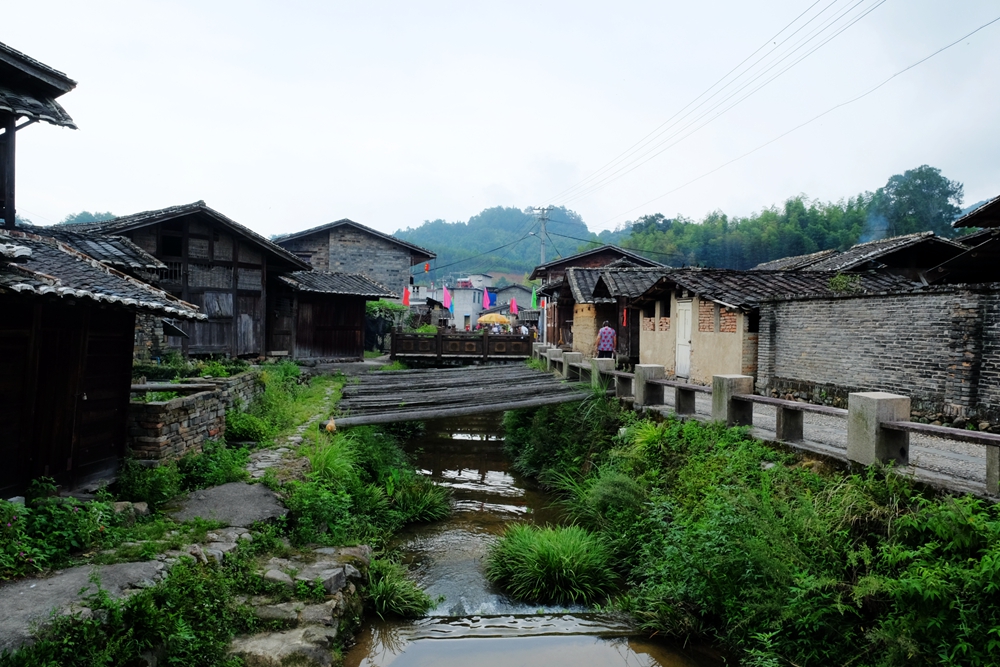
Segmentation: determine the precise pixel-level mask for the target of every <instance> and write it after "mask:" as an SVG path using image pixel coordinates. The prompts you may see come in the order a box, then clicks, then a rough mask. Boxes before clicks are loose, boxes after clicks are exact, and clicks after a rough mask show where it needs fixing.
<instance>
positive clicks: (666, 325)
mask: <svg viewBox="0 0 1000 667" xmlns="http://www.w3.org/2000/svg"><path fill="white" fill-rule="evenodd" d="M659 330H660V331H670V318H669V317H661V318H660V328H659Z"/></svg>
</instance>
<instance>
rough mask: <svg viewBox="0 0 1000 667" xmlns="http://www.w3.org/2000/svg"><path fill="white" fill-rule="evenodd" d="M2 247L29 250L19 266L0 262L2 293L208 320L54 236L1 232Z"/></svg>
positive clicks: (166, 294) (193, 309) (189, 306)
mask: <svg viewBox="0 0 1000 667" xmlns="http://www.w3.org/2000/svg"><path fill="white" fill-rule="evenodd" d="M0 246H16V247H20V248H26V249H27V250H28V251H30V253H31V254H30V257H27V258H25V257H24V256H23V255H24V253H23V251H22V253H21V254H22V257H21V259H19V260H18V261H17V262H16V263H15V262H5V261H3V260H0V293H17V294H36V295H39V296H53V297H59V298H68V299H89V300H91V301H97V302H99V303H111V304H117V305H120V306H123V307H126V308H132V309H135V310H142V311H146V312H150V313H153V314H156V315H160V316H167V317H180V318H184V319H198V320H203V319H206V317H205V315H204V314H202V313H199V312H198V310H197V307H196V306H193V305H191V304H189V303H187V302H185V301H181V300H180V299H178V298H177V297H175V296H172V295H170V294H168V293H167V292H164V291H163V290H160V289H157V288H155V287H153V286H151V285H147V284H146V283H144V282H142V281H139V280H136V279H135V278H132V277H130V276H127V275H125V274H124V273H121V272H120V271H118V270H116V269H113V268H111V267H109V266H106V265H104V264H102V263H101V262H99V261H97V260H96V259H93V258H92V257H88V256H87V255H85V254H83V253H81V252H79V251H77V250H74V249H73V248H71V247H70V246H68V245H67V244H65V243H61V242H59V241H57V240H55V239H53V238H51V237H43V236H38V235H36V234H27V233H25V232H18V231H8V230H0ZM7 254H8V253H6V252H5V253H4V256H6V255H7Z"/></svg>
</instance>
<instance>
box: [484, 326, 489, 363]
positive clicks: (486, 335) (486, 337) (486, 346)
mask: <svg viewBox="0 0 1000 667" xmlns="http://www.w3.org/2000/svg"><path fill="white" fill-rule="evenodd" d="M489 357H490V330H489V329H483V361H486V360H487V359H489Z"/></svg>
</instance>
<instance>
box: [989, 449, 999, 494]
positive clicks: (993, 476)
mask: <svg viewBox="0 0 1000 667" xmlns="http://www.w3.org/2000/svg"><path fill="white" fill-rule="evenodd" d="M986 493H988V494H990V495H991V496H1000V447H987V448H986Z"/></svg>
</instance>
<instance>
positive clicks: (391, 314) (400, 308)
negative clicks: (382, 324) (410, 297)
mask: <svg viewBox="0 0 1000 667" xmlns="http://www.w3.org/2000/svg"><path fill="white" fill-rule="evenodd" d="M409 312H410V308H409V307H408V306H404V305H403V304H401V303H395V302H393V301H386V300H385V299H379V300H378V301H365V315H367V316H368V317H384V318H385V319H387V320H393V321H395V320H397V319H398V318H400V317H402V316H403V315H406V314H408V313H409Z"/></svg>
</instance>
